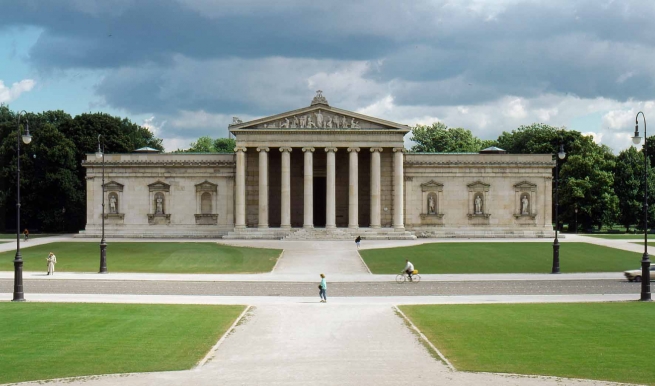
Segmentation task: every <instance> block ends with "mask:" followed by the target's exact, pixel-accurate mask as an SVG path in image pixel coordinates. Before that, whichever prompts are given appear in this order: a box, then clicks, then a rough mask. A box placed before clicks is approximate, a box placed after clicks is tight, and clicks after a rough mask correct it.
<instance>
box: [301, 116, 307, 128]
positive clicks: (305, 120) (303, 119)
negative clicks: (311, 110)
mask: <svg viewBox="0 0 655 386" xmlns="http://www.w3.org/2000/svg"><path fill="white" fill-rule="evenodd" d="M306 126H307V116H306V115H301V116H300V128H302V129H304V128H305V127H306Z"/></svg>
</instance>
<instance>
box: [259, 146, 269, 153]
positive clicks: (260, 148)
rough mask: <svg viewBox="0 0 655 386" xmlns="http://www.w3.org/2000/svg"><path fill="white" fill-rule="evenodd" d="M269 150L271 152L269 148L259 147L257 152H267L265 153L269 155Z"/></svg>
mask: <svg viewBox="0 0 655 386" xmlns="http://www.w3.org/2000/svg"><path fill="white" fill-rule="evenodd" d="M269 150H270V149H269V148H267V147H258V148H257V151H259V152H262V151H265V152H267V153H268V151H269Z"/></svg>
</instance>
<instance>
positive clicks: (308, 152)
mask: <svg viewBox="0 0 655 386" xmlns="http://www.w3.org/2000/svg"><path fill="white" fill-rule="evenodd" d="M269 150H270V149H269V148H268V147H258V148H257V151H258V152H259V225H258V227H259V228H268V152H269ZM292 150H293V149H292V148H291V147H281V148H280V152H281V153H282V164H281V197H280V199H281V214H280V220H281V221H280V227H281V228H283V229H289V228H291V152H292ZM315 150H316V149H315V148H313V147H303V148H302V151H303V153H304V158H305V166H304V173H303V177H304V200H303V201H304V202H303V204H304V218H303V227H304V228H313V227H314V165H313V161H314V160H313V156H314V151H315ZM234 151H235V152H236V161H237V170H236V202H235V206H236V221H235V227H236V229H244V228H245V227H246V170H245V169H246V157H245V152H246V148H245V147H237V148H235V149H234ZM359 151H360V148H358V147H349V148H348V152H349V154H350V155H349V180H348V228H350V229H357V228H359V201H358V199H359V192H358V185H359V180H358V173H359V160H358V153H359ZM370 151H371V173H370V174H371V180H370V184H371V200H370V201H371V211H370V212H371V224H370V227H371V228H380V227H381V210H382V208H381V203H382V200H381V185H380V179H381V176H380V173H381V163H380V153H381V152H382V148H381V147H373V148H370ZM403 151H404V148H393V152H394V155H393V208H394V212H393V227H394V228H395V229H398V230H402V229H404V223H403V219H404V205H403V184H404V178H403ZM325 152H326V153H327V162H326V181H325V184H326V192H325V202H326V208H325V228H326V229H334V228H336V162H335V153H336V152H337V148H336V147H326V148H325Z"/></svg>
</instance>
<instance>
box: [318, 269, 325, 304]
mask: <svg viewBox="0 0 655 386" xmlns="http://www.w3.org/2000/svg"><path fill="white" fill-rule="evenodd" d="M318 296H319V297H320V298H321V303H327V282H326V281H325V275H323V274H321V284H319V285H318Z"/></svg>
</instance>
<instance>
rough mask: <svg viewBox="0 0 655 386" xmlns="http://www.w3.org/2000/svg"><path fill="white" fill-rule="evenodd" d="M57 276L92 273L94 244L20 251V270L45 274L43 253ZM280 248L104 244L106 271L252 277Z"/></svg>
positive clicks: (6, 260)
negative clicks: (51, 260)
mask: <svg viewBox="0 0 655 386" xmlns="http://www.w3.org/2000/svg"><path fill="white" fill-rule="evenodd" d="M50 251H52V252H54V253H55V255H56V256H57V266H56V270H57V271H59V272H97V271H98V269H99V267H100V247H99V245H98V243H89V242H61V243H51V244H47V245H37V246H34V247H30V248H25V249H21V255H22V257H23V260H24V261H25V263H24V264H25V265H24V270H25V271H44V272H45V271H46V260H45V259H46V257H47V256H48V252H50ZM281 252H282V251H281V250H279V249H263V248H246V247H232V246H227V245H221V244H216V243H151V242H145V243H121V242H111V243H109V245H108V246H107V268H108V270H109V272H151V273H252V272H269V271H270V270H271V269H273V266H275V262H276V261H277V258H278V256H279V255H280V253H281ZM15 254H16V252H15V251H9V252H4V253H0V271H13V269H14V268H13V267H14V265H13V260H14V256H15Z"/></svg>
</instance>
